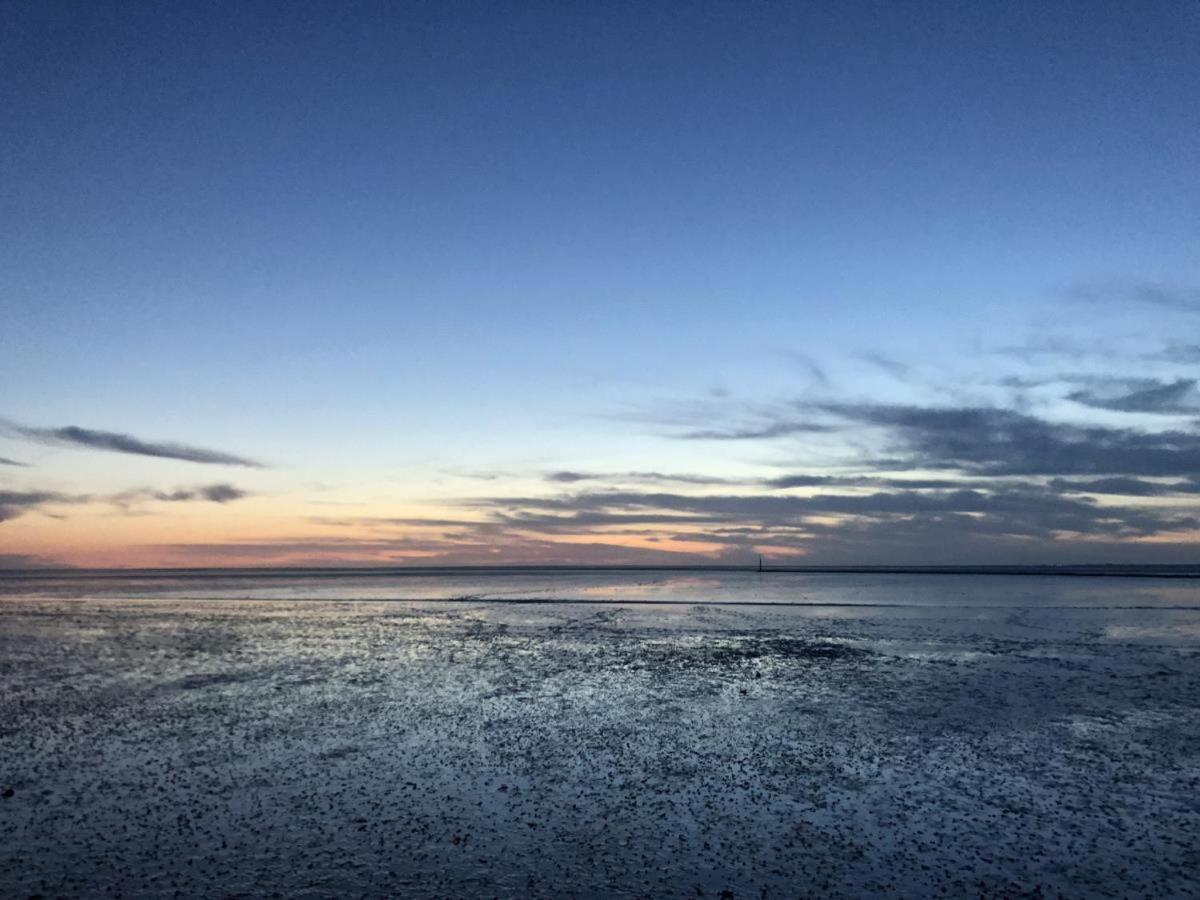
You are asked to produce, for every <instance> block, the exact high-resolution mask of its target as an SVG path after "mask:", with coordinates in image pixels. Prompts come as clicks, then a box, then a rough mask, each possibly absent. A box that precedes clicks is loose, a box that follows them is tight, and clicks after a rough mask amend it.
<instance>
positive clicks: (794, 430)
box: [676, 420, 831, 441]
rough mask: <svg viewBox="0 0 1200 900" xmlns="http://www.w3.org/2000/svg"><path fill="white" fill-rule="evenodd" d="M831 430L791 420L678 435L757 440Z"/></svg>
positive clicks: (713, 439) (701, 439) (686, 438)
mask: <svg viewBox="0 0 1200 900" xmlns="http://www.w3.org/2000/svg"><path fill="white" fill-rule="evenodd" d="M830 430H831V427H830V426H829V425H822V424H818V423H815V422H810V421H798V420H791V421H781V422H769V423H765V424H761V425H749V426H745V427H731V428H698V429H695V430H694V431H685V432H683V433H682V434H679V435H676V437H678V438H680V439H681V440H685V441H757V440H763V439H768V438H778V437H787V436H789V435H794V434H819V433H822V432H827V431H830Z"/></svg>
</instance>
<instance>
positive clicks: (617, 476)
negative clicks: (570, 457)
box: [546, 470, 730, 484]
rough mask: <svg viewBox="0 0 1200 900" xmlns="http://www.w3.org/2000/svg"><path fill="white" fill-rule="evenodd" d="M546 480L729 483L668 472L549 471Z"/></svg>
mask: <svg viewBox="0 0 1200 900" xmlns="http://www.w3.org/2000/svg"><path fill="white" fill-rule="evenodd" d="M546 480H547V481H550V482H553V483H555V484H576V483H578V482H581V481H640V482H662V483H672V482H674V483H677V484H729V483H730V480H729V479H728V478H717V477H716V476H712V475H681V474H673V473H669V472H574V471H569V470H568V471H560V472H549V473H547V475H546Z"/></svg>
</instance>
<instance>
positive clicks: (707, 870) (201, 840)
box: [0, 598, 1200, 897]
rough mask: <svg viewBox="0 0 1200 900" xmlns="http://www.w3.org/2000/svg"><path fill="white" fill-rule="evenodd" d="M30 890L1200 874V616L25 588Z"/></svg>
mask: <svg viewBox="0 0 1200 900" xmlns="http://www.w3.org/2000/svg"><path fill="white" fill-rule="evenodd" d="M0 792H2V793H3V797H2V798H0V895H3V896H5V897H10V896H11V897H29V896H35V895H42V896H45V897H56V896H60V895H67V896H110V895H120V896H126V897H137V896H171V895H174V894H176V893H177V892H178V893H180V894H182V895H185V896H259V895H273V894H279V895H283V896H321V897H325V896H337V897H346V896H368V895H369V896H401V895H402V896H406V897H425V896H445V897H490V896H510V897H511V896H522V897H570V896H579V897H611V896H628V897H639V896H678V897H730V896H733V897H796V896H814V897H816V896H819V897H833V896H840V895H847V896H862V895H865V894H885V895H892V896H906V897H913V896H953V897H961V896H967V895H971V896H978V895H979V894H984V895H988V896H1024V895H1030V894H1033V895H1035V896H1036V895H1037V894H1038V892H1040V893H1042V894H1044V895H1047V896H1053V895H1058V894H1064V895H1067V896H1101V897H1103V896H1112V897H1122V896H1155V897H1168V896H1179V897H1184V896H1196V895H1197V894H1200V612H1197V611H1196V609H1195V608H1191V609H1189V608H1180V609H1167V610H1130V609H1101V610H1071V609H1058V610H1052V609H1030V608H1012V609H996V608H987V609H969V608H940V609H929V608H925V609H920V608H895V609H889V608H857V609H856V608H854V607H851V606H842V607H817V608H763V607H757V608H749V607H744V608H738V607H725V606H691V605H676V606H632V605H619V604H612V605H603V604H602V605H595V604H593V605H585V604H567V603H537V604H518V603H501V602H490V601H489V602H473V603H471V602H468V603H447V602H421V601H406V602H395V603H387V602H350V601H341V602H325V601H310V602H292V601H286V602H285V601H278V602H267V601H237V602H233V601H216V600H201V601H184V600H137V601H129V600H117V599H106V600H103V601H95V600H86V599H83V600H64V599H52V598H43V599H31V598H24V599H22V598H9V599H6V600H4V601H3V603H2V604H0Z"/></svg>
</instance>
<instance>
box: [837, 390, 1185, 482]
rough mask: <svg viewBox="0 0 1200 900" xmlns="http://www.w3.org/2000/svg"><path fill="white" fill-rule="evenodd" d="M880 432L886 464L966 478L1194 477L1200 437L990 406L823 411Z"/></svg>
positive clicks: (865, 407)
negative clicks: (887, 447) (886, 447)
mask: <svg viewBox="0 0 1200 900" xmlns="http://www.w3.org/2000/svg"><path fill="white" fill-rule="evenodd" d="M824 408H825V409H826V410H827V411H829V412H831V413H834V414H836V415H840V416H842V417H843V418H845V419H847V420H849V421H853V422H857V423H860V424H864V425H869V426H875V427H879V428H882V429H884V430H885V432H886V434H887V437H888V438H889V440H890V443H891V445H892V449H893V451H894V452H895V453H898V454H901V455H900V457H899V458H890V459H888V460H887V461H886V464H887V465H888V466H889V467H891V466H896V465H898V464H906V465H907V466H908V467H909V468H920V469H927V470H930V469H936V470H955V471H960V472H964V473H967V474H970V475H993V476H995V475H1144V476H1151V477H1154V476H1159V477H1170V476H1185V477H1186V476H1192V475H1194V474H1195V473H1197V472H1200V434H1197V433H1196V432H1194V431H1179V430H1175V431H1157V432H1151V431H1140V430H1135V429H1131V428H1111V427H1104V426H1084V425H1075V424H1066V423H1055V422H1048V421H1046V420H1044V419H1040V418H1037V417H1035V416H1032V415H1028V414H1026V413H1019V412H1014V411H1011V410H1005V409H997V408H993V407H920V406H905V405H885V404H857V405H856V404H840V405H832V404H831V405H826V406H825V407H824Z"/></svg>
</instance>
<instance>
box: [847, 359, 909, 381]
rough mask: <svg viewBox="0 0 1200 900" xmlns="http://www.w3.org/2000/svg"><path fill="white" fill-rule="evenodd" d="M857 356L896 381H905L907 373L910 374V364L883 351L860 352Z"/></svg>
mask: <svg viewBox="0 0 1200 900" xmlns="http://www.w3.org/2000/svg"><path fill="white" fill-rule="evenodd" d="M859 356H860V358H861V359H863V360H864V361H865V362H869V363H870V364H871V365H873V366H874V367H875V368H877V369H880V370H882V371H883V372H886V373H887V374H888V375H891V376H892V377H893V378H895V379H896V380H897V381H907V380H908V377H909V375H910V374H912V366H910V365H908V364H907V363H902V362H900V361H899V360H897V359H892V357H890V356H888V355H886V354H884V353H862V354H859Z"/></svg>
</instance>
